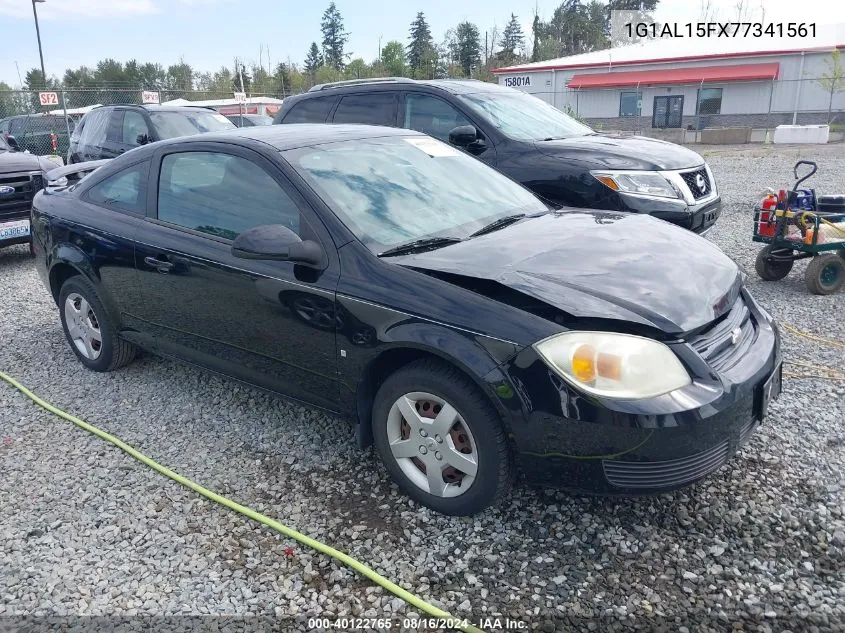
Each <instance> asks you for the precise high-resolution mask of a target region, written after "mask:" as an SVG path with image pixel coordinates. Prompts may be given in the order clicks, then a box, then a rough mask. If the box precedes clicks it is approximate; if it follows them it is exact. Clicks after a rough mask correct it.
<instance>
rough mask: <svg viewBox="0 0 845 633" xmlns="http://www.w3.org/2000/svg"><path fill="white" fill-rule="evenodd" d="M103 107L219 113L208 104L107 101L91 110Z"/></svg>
mask: <svg viewBox="0 0 845 633" xmlns="http://www.w3.org/2000/svg"><path fill="white" fill-rule="evenodd" d="M103 108H133V109H138V108H141V109H143V110H148V111H150V112H196V111H197V110H205V111H206V112H214V113H217V114H219V113H218V112H217V110H215V109H214V108H211V107H208V106H187V105H181V106H177V105H152V104H145V105H139V104H137V103H107V104H105V105H101V106H97V107H96V108H94V109H93V110H90V112H96V111H97V110H101V109H103Z"/></svg>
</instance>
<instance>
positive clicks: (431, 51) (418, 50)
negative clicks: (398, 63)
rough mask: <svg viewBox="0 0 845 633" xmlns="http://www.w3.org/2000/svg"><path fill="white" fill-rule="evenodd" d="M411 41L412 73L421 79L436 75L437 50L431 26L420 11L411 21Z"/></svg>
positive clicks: (409, 65) (410, 66)
mask: <svg viewBox="0 0 845 633" xmlns="http://www.w3.org/2000/svg"><path fill="white" fill-rule="evenodd" d="M410 40H411V43H410V44H409V45H408V67H409V68H410V69H411V75H412V76H413V77H416V78H420V79H430V78H432V77H433V75H434V65H435V63H436V61H437V51H436V50H435V48H434V40H433V39H432V38H431V28H430V27H429V26H428V22H426V20H425V14H424V13H423V12H422V11H420V12H419V13H417V17H416V18H414V21H413V22H411V37H410Z"/></svg>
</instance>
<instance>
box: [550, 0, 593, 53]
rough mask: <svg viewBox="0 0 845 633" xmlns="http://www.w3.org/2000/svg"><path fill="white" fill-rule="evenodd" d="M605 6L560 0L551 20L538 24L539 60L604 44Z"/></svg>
mask: <svg viewBox="0 0 845 633" xmlns="http://www.w3.org/2000/svg"><path fill="white" fill-rule="evenodd" d="M606 27H607V11H606V5H604V4H602V3H601V2H599V1H598V0H592V1H591V2H590V3H589V4H582V3H581V1H580V0H564V1H563V2H562V3H561V5H560V6H559V7H558V8H557V9H555V11H554V13H553V14H552V19H551V20H549V21H548V22H542V21H540V23H539V24H538V31H539V37H538V42H537V44H538V45H537V47H535V48H538V49H539V54H538V55H539V59H548V58H549V57H561V56H568V55H578V54H580V53H589V52H591V51H595V50H602V49H604V48H607V46H608V43H609V42H608V38H607V28H606Z"/></svg>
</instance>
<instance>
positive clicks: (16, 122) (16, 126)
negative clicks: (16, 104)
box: [9, 116, 29, 136]
mask: <svg viewBox="0 0 845 633" xmlns="http://www.w3.org/2000/svg"><path fill="white" fill-rule="evenodd" d="M27 118H29V117H25V116H22V117H20V118H17V119H12V123H11V124H10V125H9V134H11V135H12V136H20V135H21V132H23V128H24V125H26V120H27Z"/></svg>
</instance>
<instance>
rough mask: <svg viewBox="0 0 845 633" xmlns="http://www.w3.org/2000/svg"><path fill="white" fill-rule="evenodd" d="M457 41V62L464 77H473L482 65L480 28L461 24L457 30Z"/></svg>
mask: <svg viewBox="0 0 845 633" xmlns="http://www.w3.org/2000/svg"><path fill="white" fill-rule="evenodd" d="M455 39H456V41H457V62H458V63H459V64H460V65H461V69H462V70H463V73H464V75H466V76H467V77H471V76H472V74H473V71H475V70H476V69H477V68H478V67H479V66H480V65H481V43H480V41H479V34H478V27H477V26H475V24H473V23H472V22H461V23H460V24H459V25H458V28H457V29H456V30H455Z"/></svg>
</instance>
